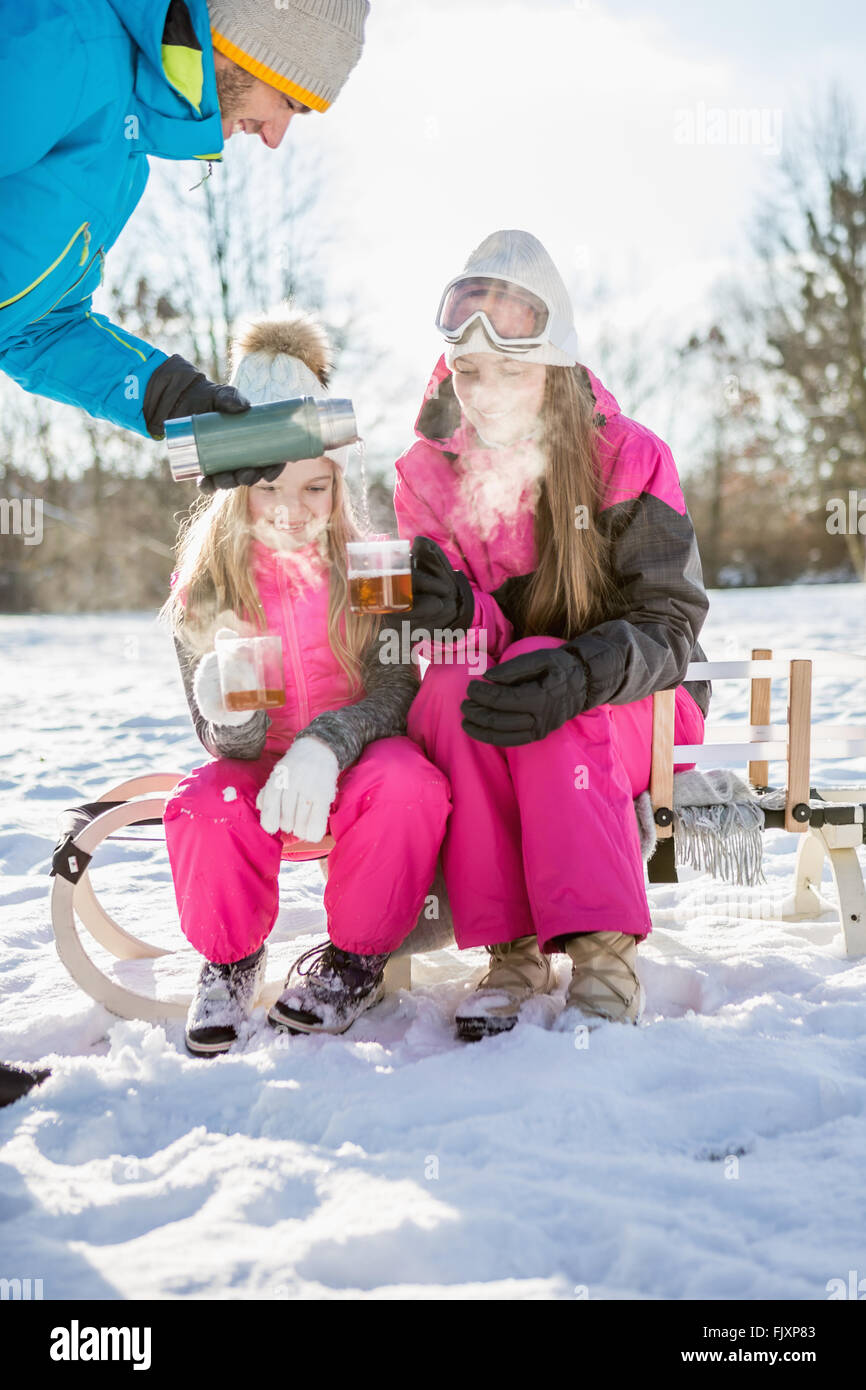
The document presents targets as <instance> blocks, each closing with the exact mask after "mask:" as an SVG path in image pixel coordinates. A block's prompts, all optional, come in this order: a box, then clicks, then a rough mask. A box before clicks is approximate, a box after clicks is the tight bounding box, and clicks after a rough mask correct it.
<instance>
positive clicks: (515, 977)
mask: <svg viewBox="0 0 866 1390" xmlns="http://www.w3.org/2000/svg"><path fill="white" fill-rule="evenodd" d="M486 950H487V953H488V955H489V956H490V957H491V961H492V963H491V966H490V969H489V970H488V971H487V974H486V975H484V976H482V978H481V979H480V980H479V981H478V984H477V985H476V986H475V989H474V990H473V992H472V993H471V994H470V995H469V996H468V998H466V999H464V1000H463V1003H462V1004H461V1005H460V1006H459V1008H458V1009H457V1012H456V1014H455V1018H456V1021H457V1036H458V1038H462V1039H463V1040H464V1041H465V1042H477V1041H478V1040H479V1038H484V1037H488V1036H489V1035H490V1034H492V1033H505V1032H507V1031H508V1029H509V1028H513V1027H514V1025H515V1023H516V1022H517V1018H518V1014H519V1013H520V1006H521V1004H525V1003H526V1001H527V999H531V998H532V996H533V995H535V994H547V993H549V991H550V987H551V985H552V984H553V981H554V975H553V969H552V966H551V963H550V957H549V956H545V955H544V954H543V953H542V952H541V951H540V950H539V949H538V937H537V936H535V935H532V936H521V937H518V939H517V940H516V941H504V942H502V943H501V945H497V946H488V947H486Z"/></svg>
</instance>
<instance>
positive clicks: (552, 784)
mask: <svg viewBox="0 0 866 1390" xmlns="http://www.w3.org/2000/svg"><path fill="white" fill-rule="evenodd" d="M561 645H562V643H561V641H560V640H559V639H558V638H555V637H525V638H522V639H521V640H520V641H518V642H514V643H512V644H511V645H510V646H509V647H507V648H506V649H505V651H503V653H502V655H501V656H500V657H499V660H500V661H507V660H508V659H509V658H510V657H512V656H518V655H519V654H520V653H521V652H526V651H531V650H533V649H535V648H537V647H556V646H561ZM473 674H477V671H475V672H473V671H470V670H469V668H468V667H467V665H465V664H463V663H461V664H457V663H456V662H455V663H454V664H451V665H448V664H444V663H435V662H434V663H431V665H430V666H428V668H427V670H426V671H425V673H424V679H423V680H422V682H421V687H420V689H419V691H418V694H417V695H416V696H415V699H414V701H413V704H412V707H411V709H410V711H409V723H408V733H409V735H410V737H411V738H413V739H415V741H416V742H417V743H418V745H419V747H420V748H421V749H422V751H423V752H424V754H425V756H426V757H427V758H429V760H430V762H431V763H434V764H435V765H436V766H437V767H439V768H441V769H442V771H443V772H445V773H446V774H447V776H448V778H449V781H450V783H451V794H452V799H453V806H452V811H451V816H450V819H449V821H448V826H447V829H446V832H445V839H444V841H443V843H442V869H443V874H444V877H445V885H446V888H447V890H448V898H449V902H450V904H451V911H452V915H453V918H454V934H455V939H456V941H457V944H458V946H460V947H464V948H465V947H469V946H488V945H493V944H495V943H497V942H505V941H514V940H516V939H517V938H518V937H521V936H529V935H531V934H537V937H538V943H539V946H540V948H541V949H542V950H547V951H551V950H556V949H557V947H556V943H555V938H556V937H558V936H560V935H564V934H566V933H571V932H581V931H586V932H589V931H621V932H629V933H631V934H632V935H633V936H637V937H644V936H646V935H647V934H648V933H649V932H650V931H651V929H652V923H651V920H650V913H649V904H648V902H647V896H646V889H645V886H644V866H643V859H642V857H641V850H640V835H639V832H638V825H637V817H636V816H635V811H634V805H633V802H634V798H635V797H637V796H639V795H640V793H641V792H644V791H646V790H647V788H648V786H649V779H650V765H651V759H652V703H653V701H652V696H651V695H648V696H647V697H646V698H645V699H643V700H636V701H634V702H633V703H631V704H627V705H600V706H598V707H596V708H595V709H592V710H589V711H587V713H585V714H580V715H577V716H576V717H575V718H574V719H571V720H569V721H568V723H566V724H564V725H562V726H561V727H560V728H559V729H555V730H554V731H553V732H552V733H550V734H548V735H547V737H546V738H544V739H541V740H539V741H538V742H536V743H528V744H522V745H518V746H516V747H512V748H500V747H498V746H496V745H494V744H489V743H480V742H478V740H477V739H474V738H472V737H471V736H470V735H469V734H467V733H466V732H465V730H464V729H463V728H462V726H461V718H462V715H461V711H460V703H461V701H462V700H464V699H465V698H466V687H467V685H468V683H469V681H470V680H471V679H472V677H473ZM675 708H676V717H675V725H674V738H675V741H676V742H677V743H702V742H703V737H704V717H703V715H702V713H701V711H700V709H699V707H698V705H697V703H696V702H695V700H693V699H692V697H691V695H689V693H688V691H686V690H684V689H683V687H682V686H679V687H677V691H676V706H675ZM694 766H695V764H694V763H678V764H677V765H676V768H675V770H676V771H678V772H680V771H683V770H685V769H686V768H691V767H694Z"/></svg>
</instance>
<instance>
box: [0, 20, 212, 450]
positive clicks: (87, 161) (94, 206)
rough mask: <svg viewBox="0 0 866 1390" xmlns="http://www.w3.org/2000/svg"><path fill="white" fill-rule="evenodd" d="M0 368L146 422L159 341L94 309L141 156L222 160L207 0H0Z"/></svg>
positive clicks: (32, 385) (141, 174) (92, 409)
mask: <svg viewBox="0 0 866 1390" xmlns="http://www.w3.org/2000/svg"><path fill="white" fill-rule="evenodd" d="M0 118H2V125H0V131H2V134H0V209H2V221H0V238H2V240H0V246H2V253H0V367H2V369H3V371H5V372H7V373H8V375H9V376H11V377H12V378H13V379H14V380H15V381H17V382H18V384H19V386H23V387H24V389H25V390H26V391H34V392H37V393H38V394H39V395H43V396H51V397H53V399H54V400H58V401H66V402H68V403H69V404H71V405H78V406H82V407H83V408H84V409H85V410H87V411H88V412H89V413H90V414H91V415H94V416H96V417H97V418H99V419H104V420H111V421H113V422H114V423H115V424H117V425H123V426H125V427H126V428H127V429H130V430H134V431H135V432H136V433H138V434H142V435H145V436H146V437H149V436H148V431H147V427H146V425H145V423H144V416H143V414H142V405H143V402H144V393H145V389H146V387H147V383H148V381H149V380H150V378H151V376H152V374H153V372H154V371H155V370H156V368H157V367H158V366H159V365H160V363H161V362H164V361H165V359H166V355H167V354H166V353H164V352H161V351H160V350H159V349H158V348H154V347H152V346H151V344H150V343H145V342H143V341H142V340H141V339H140V338H136V337H135V336H134V334H132V333H129V332H127V331H126V329H123V328H119V327H118V325H117V324H114V323H112V322H111V321H110V320H109V319H108V318H106V316H105V315H104V314H95V313H94V312H93V311H92V309H91V296H92V294H93V292H94V290H95V289H96V288H97V286H98V285H100V284H101V283H102V277H103V273H104V262H105V255H106V252H107V251H108V250H109V249H110V248H111V247H112V246H113V245H114V243H115V241H116V240H117V238H118V236H119V235H120V233H121V231H122V230H123V227H124V225H125V223H126V221H127V219H128V218H129V217H130V216H131V214H132V212H133V209H134V208H135V206H136V204H137V203H138V201H139V199H140V198H141V195H142V193H143V192H144V189H145V185H146V183H147V179H148V174H149V172H150V169H149V164H148V155H151V154H154V155H158V156H160V157H161V158H163V159H200V160H208V159H214V160H220V159H222V149H223V144H224V142H223V133H222V121H221V118H220V112H219V105H218V102H217V94H216V75H215V72H214V60H213V48H212V45H211V34H210V25H209V22H208V13H207V4H206V0H186V3H184V0H26V3H23V4H22V3H21V0H0Z"/></svg>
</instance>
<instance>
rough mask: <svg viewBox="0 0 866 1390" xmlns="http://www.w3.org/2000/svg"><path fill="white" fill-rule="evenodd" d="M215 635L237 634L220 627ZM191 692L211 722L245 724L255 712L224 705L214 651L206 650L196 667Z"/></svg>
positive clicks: (232, 724) (217, 660)
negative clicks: (232, 708) (233, 708)
mask: <svg viewBox="0 0 866 1390" xmlns="http://www.w3.org/2000/svg"><path fill="white" fill-rule="evenodd" d="M216 636H217V638H220V637H236V636H237V634H236V633H234V632H232V630H231V629H230V628H227V627H221V628H220V630H219V632H218V633H217V634H216ZM193 692H194V694H195V699H196V704H197V705H198V707H199V710H200V711H201V713H202V714H203V716H204V718H205V719H207V720H209V721H210V723H211V724H228V725H230V726H235V725H238V724H246V722H247V720H248V719H252V717H253V715H254V714H255V712H256V711H255V710H254V709H248V710H230V709H229V708H228V707H227V706H226V703H225V700H224V699H223V694H222V686H221V684H220V673H219V658H218V657H217V654H216V652H208V653H207V654H206V655H205V656H203V657H202V659H201V661H200V662H199V664H198V666H197V667H196V671H195V677H194V680H193Z"/></svg>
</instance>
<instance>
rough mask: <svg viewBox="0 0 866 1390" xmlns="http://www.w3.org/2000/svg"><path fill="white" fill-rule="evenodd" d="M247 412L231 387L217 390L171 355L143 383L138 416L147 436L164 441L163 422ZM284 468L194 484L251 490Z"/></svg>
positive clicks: (208, 488)
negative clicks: (141, 414)
mask: <svg viewBox="0 0 866 1390" xmlns="http://www.w3.org/2000/svg"><path fill="white" fill-rule="evenodd" d="M249 408H250V402H249V401H248V400H247V398H246V396H242V395H241V393H240V392H239V391H236V390H235V388H234V387H233V386H218V385H217V384H216V383H215V382H213V381H208V379H207V377H206V376H205V374H204V372H200V371H199V370H198V368H197V367H194V366H193V365H192V363H191V362H187V360H186V358H184V357H179V356H178V354H177V353H175V354H174V356H173V357H168V358H166V360H165V362H162V363H160V365H159V366H158V367H157V369H156V371H155V372H154V373H153V376H152V377H151V378H150V381H149V382H148V383H147V390H146V391H145V393H144V405H143V407H142V413H143V415H144V423H145V424H146V426H147V429H148V433H149V434H150V436H151V437H152V438H153V439H164V438H165V422H166V420H178V419H180V418H181V417H182V416H184V415H206V414H207V413H208V412H209V411H212V410H219V411H222V413H223V414H225V415H240V414H243V412H244V411H245V410H249ZM285 466H286V465H285V462H283V463H273V464H270V465H269V466H268V467H267V468H236V469H234V470H233V471H231V472H228V473H216V474H214V475H213V476H212V477H210V476H208V475H207V474H205V475H204V476H202V477H201V478H199V480H198V486H199V490H200V491H201V492H213V490H214V488H228V487H237V486H238V485H239V484H241V483H243V484H244V485H245V486H246V487H252V485H253V483H257V482H259V481H260V480H261V479H265V481H266V482H269V483H272V482H273V481H274V479H275V478H278V477H279V475H280V473H282V471H283V469H284V468H285Z"/></svg>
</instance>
